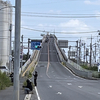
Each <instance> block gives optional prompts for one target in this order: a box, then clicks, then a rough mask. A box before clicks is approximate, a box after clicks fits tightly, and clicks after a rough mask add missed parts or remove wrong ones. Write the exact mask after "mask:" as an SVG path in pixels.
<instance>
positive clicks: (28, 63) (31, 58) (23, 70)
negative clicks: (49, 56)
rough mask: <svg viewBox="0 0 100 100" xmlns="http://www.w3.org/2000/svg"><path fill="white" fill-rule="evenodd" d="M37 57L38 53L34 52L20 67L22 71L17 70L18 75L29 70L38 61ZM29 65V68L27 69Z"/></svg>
mask: <svg viewBox="0 0 100 100" xmlns="http://www.w3.org/2000/svg"><path fill="white" fill-rule="evenodd" d="M38 55H39V51H38V50H34V51H33V54H32V56H31V57H30V59H28V60H27V62H26V63H25V64H24V65H23V66H22V69H21V68H20V69H19V74H21V73H24V72H25V71H26V70H30V68H31V67H32V66H34V64H35V63H36V61H37V60H38ZM29 65H30V67H29V68H28V66H29Z"/></svg>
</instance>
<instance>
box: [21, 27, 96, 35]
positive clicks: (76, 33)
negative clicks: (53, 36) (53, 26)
mask: <svg viewBox="0 0 100 100" xmlns="http://www.w3.org/2000/svg"><path fill="white" fill-rule="evenodd" d="M21 28H23V29H27V30H32V31H38V32H46V33H47V32H49V33H54V32H52V31H45V30H37V29H32V28H27V27H21ZM95 32H97V31H87V32H55V33H63V34H80V33H86V34H87V33H95Z"/></svg>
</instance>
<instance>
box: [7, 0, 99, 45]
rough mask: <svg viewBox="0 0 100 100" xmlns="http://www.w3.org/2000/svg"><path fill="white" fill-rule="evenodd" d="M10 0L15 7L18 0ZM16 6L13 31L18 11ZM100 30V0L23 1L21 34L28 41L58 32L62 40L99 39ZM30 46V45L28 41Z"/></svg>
mask: <svg viewBox="0 0 100 100" xmlns="http://www.w3.org/2000/svg"><path fill="white" fill-rule="evenodd" d="M6 1H10V2H11V4H12V6H14V5H15V0H6ZM14 12H15V10H14V9H13V20H12V22H13V34H14V25H15V22H14V21H15V19H14V14H15V13H14ZM99 29H100V0H21V35H23V37H24V42H27V41H28V38H30V39H41V38H42V37H41V34H47V32H49V33H50V34H55V35H56V37H58V40H68V41H69V43H68V45H69V46H70V45H71V44H73V45H75V44H76V43H74V42H73V43H72V42H70V41H77V40H80V39H81V40H82V41H83V42H85V43H86V45H87V46H88V45H89V44H90V42H91V39H90V38H91V36H92V37H93V39H92V42H93V43H95V42H97V36H98V30H99ZM25 45H26V44H25Z"/></svg>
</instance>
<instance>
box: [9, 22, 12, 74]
mask: <svg viewBox="0 0 100 100" xmlns="http://www.w3.org/2000/svg"><path fill="white" fill-rule="evenodd" d="M9 31H10V49H9V69H10V73H11V72H12V63H11V62H12V46H11V41H12V24H10V28H9Z"/></svg>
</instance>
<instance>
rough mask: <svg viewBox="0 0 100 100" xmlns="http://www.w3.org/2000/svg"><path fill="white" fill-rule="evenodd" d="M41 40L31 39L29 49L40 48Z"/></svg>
mask: <svg viewBox="0 0 100 100" xmlns="http://www.w3.org/2000/svg"><path fill="white" fill-rule="evenodd" d="M40 44H41V42H40V41H36V42H35V41H31V49H32V50H40V48H41V46H40Z"/></svg>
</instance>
